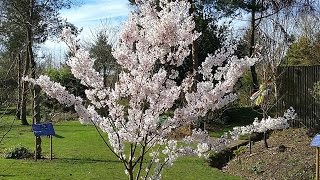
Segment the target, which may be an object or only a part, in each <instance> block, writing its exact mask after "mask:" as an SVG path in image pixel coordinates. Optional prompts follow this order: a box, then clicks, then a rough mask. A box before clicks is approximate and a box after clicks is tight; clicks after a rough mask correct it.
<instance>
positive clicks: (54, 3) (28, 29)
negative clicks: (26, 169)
mask: <svg viewBox="0 0 320 180" xmlns="http://www.w3.org/2000/svg"><path fill="white" fill-rule="evenodd" d="M72 4H73V3H72V2H71V1H69V0H45V1H44V0H3V1H2V4H1V6H2V14H1V16H2V20H3V21H2V23H1V27H0V29H5V30H4V31H3V32H4V34H5V35H7V37H10V36H11V33H12V31H11V30H14V32H17V34H18V35H20V34H23V35H24V37H23V39H24V41H22V42H23V44H21V45H22V46H20V45H19V46H20V47H19V49H24V50H23V52H25V58H24V70H23V74H22V76H23V77H25V76H27V75H29V76H31V77H33V78H35V77H36V68H37V65H36V60H35V58H36V57H35V47H36V46H37V45H39V44H41V43H43V42H45V41H46V40H47V39H48V38H49V37H52V36H55V35H57V34H58V33H60V31H61V29H62V27H63V26H66V23H65V21H64V20H62V19H61V18H60V16H59V10H61V9H63V8H70V7H71V5H72ZM67 25H70V24H67ZM8 34H9V35H8ZM14 38H16V37H14ZM18 53H19V52H18ZM27 87H28V84H27V82H24V83H23V84H22V97H21V122H22V124H25V125H27V124H28V122H27V119H26V98H27V93H28V91H27ZM32 95H33V123H39V122H40V120H41V119H40V118H41V117H40V106H39V103H40V99H39V95H40V87H39V86H34V87H33V88H32ZM36 144H37V150H36V152H37V157H38V158H39V157H41V154H40V153H41V139H40V137H37V139H36Z"/></svg>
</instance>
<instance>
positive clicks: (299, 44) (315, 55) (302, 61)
mask: <svg viewBox="0 0 320 180" xmlns="http://www.w3.org/2000/svg"><path fill="white" fill-rule="evenodd" d="M283 64H284V65H319V64H320V33H318V35H316V37H315V38H314V40H312V39H310V38H308V37H306V36H301V37H300V38H299V39H298V40H297V41H296V42H294V43H293V44H292V45H291V46H290V48H289V49H288V52H287V55H286V57H285V60H284V62H283Z"/></svg>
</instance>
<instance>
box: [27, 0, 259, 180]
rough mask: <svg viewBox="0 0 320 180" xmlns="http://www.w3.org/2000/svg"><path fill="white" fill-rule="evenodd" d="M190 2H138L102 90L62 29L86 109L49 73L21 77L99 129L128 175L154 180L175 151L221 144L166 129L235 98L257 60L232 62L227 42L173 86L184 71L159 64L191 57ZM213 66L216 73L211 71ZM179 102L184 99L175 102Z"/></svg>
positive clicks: (87, 58)
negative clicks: (111, 80) (117, 69)
mask: <svg viewBox="0 0 320 180" xmlns="http://www.w3.org/2000/svg"><path fill="white" fill-rule="evenodd" d="M190 7H191V5H190V3H188V2H187V1H174V2H171V1H167V0H160V2H159V4H158V5H157V7H156V4H155V1H150V0H148V1H147V0H145V1H139V2H138V9H137V11H136V12H134V13H132V14H131V15H130V17H129V20H128V22H127V23H126V24H125V25H124V28H123V31H122V33H121V35H120V38H119V43H118V44H117V46H116V47H115V50H114V52H113V55H114V57H115V58H116V59H117V63H118V64H120V65H121V66H122V68H123V71H122V72H121V73H120V75H119V81H118V82H117V83H116V84H115V86H114V87H112V88H111V87H105V85H104V83H103V77H102V75H101V74H100V73H99V72H97V71H96V70H95V69H94V68H93V64H94V59H92V58H90V56H89V53H88V52H87V51H85V50H84V49H82V48H81V47H80V48H79V46H78V45H77V40H76V39H75V37H74V36H73V35H72V33H71V32H70V30H69V29H65V30H64V32H63V34H62V37H63V40H64V41H65V42H66V44H67V45H68V46H69V48H70V51H71V52H72V54H73V55H74V56H73V57H71V58H70V59H69V60H68V61H67V64H68V65H69V66H70V67H71V71H72V73H73V74H74V76H75V77H76V78H78V79H80V80H81V83H82V84H83V85H85V86H87V87H88V89H87V90H86V92H85V93H86V97H87V100H88V101H89V103H90V104H89V105H87V106H85V105H84V104H85V103H84V102H83V100H82V99H81V98H80V97H76V96H74V95H72V94H69V93H68V91H67V90H66V89H65V88H64V87H62V86H61V85H60V84H59V83H55V82H52V81H50V79H49V77H47V76H40V77H39V78H38V79H29V78H25V79H26V80H27V81H30V82H33V83H34V84H38V85H40V86H41V88H42V90H43V91H44V92H46V93H47V94H48V95H49V96H51V97H53V98H56V99H57V100H58V101H59V102H60V103H62V104H64V105H66V106H74V108H75V110H76V111H77V113H78V114H79V117H80V121H81V122H82V123H93V124H95V125H96V126H97V127H99V128H100V129H101V130H102V131H103V132H105V133H106V134H107V135H108V139H109V141H108V143H107V146H108V148H109V149H110V150H111V151H112V153H113V154H114V155H115V156H116V157H117V158H118V159H119V160H121V161H122V162H123V164H124V168H125V172H126V174H127V175H128V176H129V179H131V180H132V179H139V178H143V179H160V178H161V171H162V170H163V168H164V167H168V166H171V165H172V164H173V162H174V161H175V160H176V158H178V157H179V156H183V155H190V154H195V155H199V156H202V155H203V154H205V153H206V152H208V151H209V150H217V149H219V148H220V146H221V144H223V143H222V142H223V141H222V140H221V139H219V140H218V141H216V142H210V141H209V138H208V136H207V134H206V132H203V131H201V130H193V132H192V135H190V136H188V137H185V138H184V139H183V140H181V142H180V140H179V142H178V140H176V139H172V138H170V134H171V133H172V132H173V131H174V130H175V129H177V128H179V127H182V126H186V125H188V124H193V123H195V122H196V121H197V119H198V117H203V116H205V115H206V113H207V112H208V111H209V110H216V109H219V108H221V107H223V106H225V105H226V104H228V103H230V102H232V101H234V100H235V99H236V95H235V94H234V93H233V86H234V85H235V83H236V81H237V80H238V78H239V77H240V76H241V74H242V73H243V72H244V71H245V70H246V69H247V68H248V67H249V66H251V65H253V64H254V63H255V61H256V59H254V58H244V59H238V58H237V57H236V56H233V49H234V48H233V47H225V48H223V49H221V50H220V51H218V52H217V53H216V54H215V55H208V57H207V58H206V59H205V61H204V62H203V63H202V65H201V66H200V67H199V68H198V69H199V70H198V71H197V72H193V73H189V74H188V75H186V76H185V78H184V79H183V81H182V82H180V83H177V82H176V78H177V77H178V76H183V75H181V74H179V72H178V71H176V70H175V69H174V68H171V69H170V70H166V69H165V66H160V68H159V66H158V65H159V64H162V65H165V64H167V65H170V67H179V66H181V65H182V64H183V62H184V60H185V59H186V58H187V57H188V56H189V54H190V45H191V44H192V43H193V41H195V40H196V39H197V38H198V37H199V36H200V33H198V32H195V30H194V28H195V23H194V22H193V16H192V15H190V14H189V9H190ZM156 65H157V66H156ZM213 67H214V69H216V70H215V71H214V73H213V74H212V71H213V70H212V69H213ZM196 73H199V74H201V75H202V77H203V81H201V82H195V81H194V78H193V77H194V76H195V75H196ZM194 87H195V88H194ZM179 99H184V102H185V103H183V105H177V104H176V102H177V100H179ZM86 104H88V103H86ZM195 143H196V144H197V145H196V146H195Z"/></svg>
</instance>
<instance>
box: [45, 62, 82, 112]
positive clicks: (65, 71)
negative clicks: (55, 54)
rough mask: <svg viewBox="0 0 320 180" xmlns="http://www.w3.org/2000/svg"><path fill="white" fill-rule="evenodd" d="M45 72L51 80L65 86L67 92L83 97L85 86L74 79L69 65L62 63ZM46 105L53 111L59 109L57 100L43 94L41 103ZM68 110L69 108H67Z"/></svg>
mask: <svg viewBox="0 0 320 180" xmlns="http://www.w3.org/2000/svg"><path fill="white" fill-rule="evenodd" d="M45 74H46V75H47V76H48V77H50V79H51V80H53V81H55V82H59V83H60V84H61V85H63V86H64V87H66V89H67V90H68V92H70V93H72V94H74V95H76V96H79V97H82V98H84V97H85V86H83V85H82V84H81V83H80V81H79V80H78V79H76V78H75V77H74V76H73V74H72V73H71V70H70V67H69V66H66V65H63V66H62V67H61V68H58V69H57V68H48V69H46V70H45ZM42 104H44V105H45V106H46V107H48V108H50V109H52V110H53V111H55V110H57V109H59V108H60V107H61V106H59V103H58V101H57V100H55V99H52V98H50V97H48V96H44V100H43V103H42ZM67 110H68V111H70V110H71V109H67Z"/></svg>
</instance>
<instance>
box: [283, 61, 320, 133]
mask: <svg viewBox="0 0 320 180" xmlns="http://www.w3.org/2000/svg"><path fill="white" fill-rule="evenodd" d="M318 81H320V66H287V67H279V68H278V79H277V88H278V92H279V93H278V94H279V95H278V102H277V110H278V114H280V115H281V114H283V112H284V111H285V110H286V109H288V108H289V107H290V106H291V107H293V108H294V109H295V111H296V113H297V115H298V117H297V120H295V121H293V122H292V123H291V125H292V126H293V127H305V126H306V127H309V128H315V127H319V126H320V120H319V119H320V103H319V102H316V100H315V99H314V98H313V96H312V95H311V93H310V91H311V90H312V89H313V85H314V83H316V82H318Z"/></svg>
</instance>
